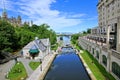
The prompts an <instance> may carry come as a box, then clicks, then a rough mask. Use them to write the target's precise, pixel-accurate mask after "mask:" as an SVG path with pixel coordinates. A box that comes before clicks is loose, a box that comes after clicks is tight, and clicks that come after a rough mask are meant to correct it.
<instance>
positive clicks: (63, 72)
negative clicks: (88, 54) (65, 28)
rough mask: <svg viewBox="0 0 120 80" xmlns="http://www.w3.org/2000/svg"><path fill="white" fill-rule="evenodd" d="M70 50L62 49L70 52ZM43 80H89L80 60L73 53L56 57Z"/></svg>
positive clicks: (65, 53)
mask: <svg viewBox="0 0 120 80" xmlns="http://www.w3.org/2000/svg"><path fill="white" fill-rule="evenodd" d="M70 49H71V51H72V48H63V50H70ZM44 80H90V78H89V76H88V74H87V72H86V70H85V68H84V66H83V64H82V61H81V59H80V58H79V56H78V55H77V54H75V52H73V51H72V52H64V51H63V53H61V54H59V55H57V56H56V57H55V59H54V61H53V63H52V65H51V67H50V68H49V70H48V72H47V74H46V76H45V78H44Z"/></svg>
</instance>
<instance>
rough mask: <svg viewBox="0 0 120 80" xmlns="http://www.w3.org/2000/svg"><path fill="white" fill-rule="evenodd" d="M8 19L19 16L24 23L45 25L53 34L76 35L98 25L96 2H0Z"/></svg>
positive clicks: (85, 0)
mask: <svg viewBox="0 0 120 80" xmlns="http://www.w3.org/2000/svg"><path fill="white" fill-rule="evenodd" d="M3 2H4V3H5V8H6V11H7V13H8V17H11V16H15V17H17V16H18V15H20V16H21V17H22V19H23V22H24V21H31V20H32V21H33V23H34V24H37V25H40V24H43V23H46V24H48V25H49V26H50V28H51V29H53V30H54V31H55V32H72V33H78V32H82V31H85V30H87V29H88V28H93V27H96V26H97V25H98V14H97V6H96V5H97V3H98V0H1V1H0V15H2V11H3V7H4V5H3Z"/></svg>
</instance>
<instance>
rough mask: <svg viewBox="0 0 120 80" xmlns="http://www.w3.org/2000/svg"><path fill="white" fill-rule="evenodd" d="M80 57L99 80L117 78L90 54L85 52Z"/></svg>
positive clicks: (113, 79)
mask: <svg viewBox="0 0 120 80" xmlns="http://www.w3.org/2000/svg"><path fill="white" fill-rule="evenodd" d="M80 55H81V56H82V57H83V59H84V60H85V62H86V63H87V65H88V66H89V68H90V70H91V71H92V73H93V74H94V75H95V77H96V79H97V80H115V78H114V77H113V76H112V75H111V74H109V73H108V72H107V71H106V70H105V68H104V67H103V66H102V65H100V64H99V63H98V61H97V60H96V59H95V58H94V57H93V56H92V55H91V54H90V53H89V52H87V51H83V53H81V54H80Z"/></svg>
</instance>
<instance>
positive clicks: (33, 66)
mask: <svg viewBox="0 0 120 80" xmlns="http://www.w3.org/2000/svg"><path fill="white" fill-rule="evenodd" d="M39 65H40V62H33V61H31V62H30V63H29V66H30V67H31V69H32V70H35V69H36V68H37V67H38V66H39Z"/></svg>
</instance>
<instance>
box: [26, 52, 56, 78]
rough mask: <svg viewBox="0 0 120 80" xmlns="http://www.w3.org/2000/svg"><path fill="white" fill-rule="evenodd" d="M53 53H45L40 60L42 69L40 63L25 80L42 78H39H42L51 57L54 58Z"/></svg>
mask: <svg viewBox="0 0 120 80" xmlns="http://www.w3.org/2000/svg"><path fill="white" fill-rule="evenodd" d="M54 56H55V54H49V55H47V56H46V57H45V58H44V60H43V62H42V64H41V65H42V71H41V65H40V66H39V67H38V68H37V69H36V70H35V71H34V72H33V73H32V75H31V76H30V77H29V78H28V79H27V80H42V79H40V78H43V76H44V74H45V73H46V71H47V70H46V69H49V66H48V65H49V64H50V62H52V59H53V58H54Z"/></svg>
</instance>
